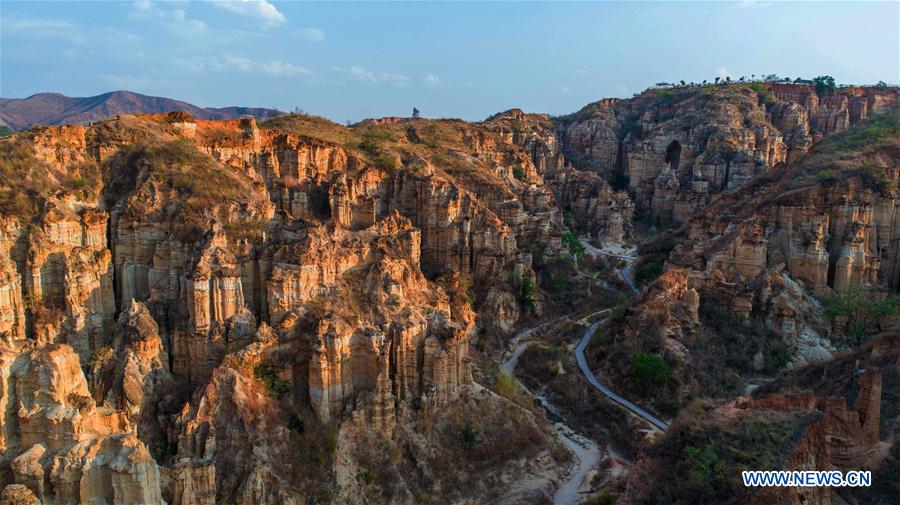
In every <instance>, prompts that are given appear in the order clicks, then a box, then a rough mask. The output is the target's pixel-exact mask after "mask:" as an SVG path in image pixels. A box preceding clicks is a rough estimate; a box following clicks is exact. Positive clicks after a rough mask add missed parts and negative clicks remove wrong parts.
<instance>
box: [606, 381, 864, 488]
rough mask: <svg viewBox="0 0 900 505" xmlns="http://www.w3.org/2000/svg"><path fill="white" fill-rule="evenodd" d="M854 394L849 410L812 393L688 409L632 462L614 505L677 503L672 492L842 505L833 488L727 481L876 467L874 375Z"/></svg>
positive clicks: (836, 399) (830, 398)
mask: <svg viewBox="0 0 900 505" xmlns="http://www.w3.org/2000/svg"><path fill="white" fill-rule="evenodd" d="M857 386H858V394H857V396H856V398H855V399H854V400H853V402H852V403H851V405H849V406H848V403H847V401H846V400H845V399H844V398H842V397H836V396H820V395H817V394H815V393H813V392H806V393H801V394H770V395H764V396H763V395H760V396H759V397H757V398H753V399H749V398H739V399H738V400H736V401H734V402H731V403H727V404H724V405H721V406H719V407H716V408H708V407H701V406H695V407H694V408H693V410H697V411H696V412H694V411H691V412H690V413H685V414H682V415H680V416H679V418H678V419H677V420H676V421H675V422H674V423H673V424H672V426H671V428H670V429H669V430H668V432H667V433H666V435H665V437H664V438H663V439H662V440H660V442H658V445H657V446H656V447H655V448H654V450H651V451H647V453H645V454H644V455H643V457H641V458H640V459H639V460H638V461H637V462H636V464H635V468H633V469H632V472H631V474H630V477H629V480H628V484H627V488H626V491H625V493H624V494H623V496H622V497H621V500H622V501H623V503H628V504H638V503H652V502H653V500H654V497H659V496H684V495H685V492H686V491H688V490H687V489H677V488H678V487H679V486H692V489H690V493H691V496H693V497H694V498H695V499H703V500H711V501H715V502H720V501H727V502H728V503H773V504H785V505H788V504H790V505H794V504H800V503H814V504H818V505H828V504H831V503H842V501H841V500H840V499H837V497H836V496H835V492H836V491H837V490H838V488H829V487H818V488H816V487H811V488H799V487H798V488H780V489H774V488H746V487H743V483H742V482H741V480H740V478H739V476H737V475H734V473H736V472H737V469H738V468H747V469H754V470H767V469H773V468H777V469H784V470H794V471H807V470H820V471H830V470H835V469H837V470H842V471H849V470H861V469H872V468H873V466H874V465H875V464H876V463H877V462H878V460H879V459H880V456H879V455H878V454H877V452H878V449H879V423H880V420H881V412H880V405H881V402H882V372H881V370H879V369H877V368H875V369H871V370H867V371H865V372H864V373H862V374H861V375H860V376H859V378H858V384H857ZM758 431H764V432H765V433H766V435H765V442H762V443H760V441H759V439H758V438H756V437H758V435H757V434H756V433H755V432H758ZM751 441H752V442H751ZM700 451H704V452H703V454H702V456H701V455H700ZM679 456H680V460H673V459H672V458H673V457H675V458H678V457H679ZM704 464H706V465H708V466H707V467H706V469H705V470H704V467H703V466H701V465H704ZM701 476H702V478H701ZM681 480H684V481H687V482H690V484H682V483H680V481H681ZM833 498H834V499H836V500H835V501H833Z"/></svg>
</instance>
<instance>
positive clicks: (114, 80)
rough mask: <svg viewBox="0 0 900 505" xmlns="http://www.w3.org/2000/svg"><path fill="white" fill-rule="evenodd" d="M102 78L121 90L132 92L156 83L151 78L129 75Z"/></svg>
mask: <svg viewBox="0 0 900 505" xmlns="http://www.w3.org/2000/svg"><path fill="white" fill-rule="evenodd" d="M100 77H101V78H102V79H103V80H104V81H106V82H109V83H110V84H112V85H113V86H116V87H117V88H119V89H130V90H134V89H138V88H143V87H146V86H149V85H151V84H154V83H155V82H156V80H155V79H153V78H151V77H146V76H145V77H138V76H133V75H128V74H103V75H101V76H100Z"/></svg>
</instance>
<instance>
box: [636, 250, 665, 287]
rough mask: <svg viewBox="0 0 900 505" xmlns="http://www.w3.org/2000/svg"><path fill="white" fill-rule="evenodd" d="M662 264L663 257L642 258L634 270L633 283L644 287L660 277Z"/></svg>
mask: <svg viewBox="0 0 900 505" xmlns="http://www.w3.org/2000/svg"><path fill="white" fill-rule="evenodd" d="M664 262H665V257H664V256H659V255H654V256H652V257H647V258H642V259H641V261H640V262H639V263H638V266H637V267H636V268H635V269H634V281H635V282H636V283H637V284H638V285H644V284H647V283H648V282H651V281H653V280H654V279H656V278H657V277H659V276H660V275H662V272H663V263H664Z"/></svg>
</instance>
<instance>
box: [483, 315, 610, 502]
mask: <svg viewBox="0 0 900 505" xmlns="http://www.w3.org/2000/svg"><path fill="white" fill-rule="evenodd" d="M561 319H565V317H563V318H559V319H555V320H553V321H549V322H546V323H543V324H540V325H538V326H534V327H532V328H529V329H527V330H524V331H521V332H519V333H518V334H516V336H515V337H514V338H513V344H514V345H515V347H514V348H513V351H512V353H511V354H510V356H509V357H508V358H507V359H506V361H504V362H503V364H502V365H500V370H501V371H502V372H503V373H505V374H507V375H509V376H510V377H512V378H513V380H515V381H516V383H517V384H518V385H519V387H521V388H522V389H523V390H524V391H525V392H527V393H528V394H529V395H531V396H532V397H534V398H537V399H538V400H539V401H540V402H541V404H542V405H544V406H546V407H547V408H550V404H549V403H548V402H547V401H546V400H545V399H544V398H542V397H541V396H540V395H536V394H534V393H532V392H531V391H529V389H528V388H527V387H525V385H524V384H522V382H521V381H519V379H518V378H516V375H515V373H513V372H514V371H515V369H516V365H517V364H518V362H519V356H521V355H522V353H523V352H525V349H527V348H528V346H530V345H531V344H533V343H534V342H533V341H531V340H527V338H528V337H529V336H531V335H532V334H534V332H535V331H538V330H540V329H543V328H545V327H547V326H549V325H551V324H553V323H556V322H558V321H560V320H561ZM523 337H524V338H525V339H526V340H524V341H523V340H522V339H523ZM553 427H554V428H555V431H556V438H557V439H559V441H560V443H562V444H563V445H564V446H566V447H567V448H568V449H569V450H570V451H572V453H573V454H575V457H576V458H577V459H578V465H577V466H576V468H575V471H574V472H572V473H571V474H570V475H569V476H568V478H567V479H566V480H565V481H564V482H563V484H562V485H561V486H560V487H559V488H558V489H557V490H556V492H555V493H554V494H553V504H554V505H575V504H578V503H581V501H582V498H583V496H582V495H581V493H579V492H578V488H579V487H580V486H581V483H582V482H583V481H584V479H585V477H586V476H587V474H588V472H590V471H591V469H593V468H595V467H596V466H597V464H598V463H599V462H600V448H599V447H597V444H595V443H594V441H593V440H590V439H589V438H587V437H584V436H582V435H580V434H578V433H577V432H576V431H575V430H573V429H572V428H571V427H569V426H568V425H567V424H565V423H563V422H561V421H559V422H556V423H554V424H553Z"/></svg>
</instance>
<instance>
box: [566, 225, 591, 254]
mask: <svg viewBox="0 0 900 505" xmlns="http://www.w3.org/2000/svg"><path fill="white" fill-rule="evenodd" d="M562 243H563V244H564V245H565V246H566V247H568V248H569V252H570V253H572V255H573V256H584V253H585V252H586V251H587V248H586V247H585V246H584V244H582V243H581V241H580V240H578V237H576V236H575V234H574V233H572V232H570V231H567V232H565V233H563V235H562Z"/></svg>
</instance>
